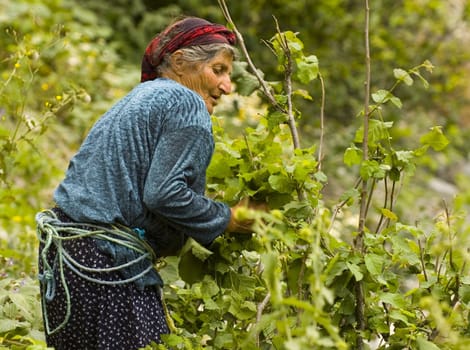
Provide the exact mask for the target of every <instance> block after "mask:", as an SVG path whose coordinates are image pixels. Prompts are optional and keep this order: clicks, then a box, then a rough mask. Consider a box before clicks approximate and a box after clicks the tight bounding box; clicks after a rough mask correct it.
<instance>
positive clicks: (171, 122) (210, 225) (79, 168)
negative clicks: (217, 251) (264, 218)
mask: <svg viewBox="0 0 470 350" xmlns="http://www.w3.org/2000/svg"><path fill="white" fill-rule="evenodd" d="M234 44H235V36H234V34H233V33H232V32H231V31H230V30H228V29H227V28H226V27H224V26H222V25H218V24H212V23H210V22H208V21H206V20H203V19H200V18H194V17H188V18H184V19H182V20H179V21H177V22H175V23H173V24H172V25H170V26H169V27H167V28H166V29H165V30H164V31H163V32H162V33H160V34H159V35H158V36H156V37H155V38H154V39H153V40H152V41H151V42H150V44H149V45H148V47H147V49H146V51H145V55H144V58H143V60H142V75H141V83H140V84H139V85H137V86H136V87H135V88H134V89H133V90H132V91H131V92H130V93H128V94H127V95H126V96H125V97H124V98H122V99H121V100H120V101H119V102H117V103H116V104H115V105H114V106H113V107H112V108H111V109H110V110H109V111H108V112H107V113H105V114H104V115H103V116H102V117H101V118H100V119H99V120H98V121H97V123H96V124H95V125H94V127H93V128H92V129H91V131H90V133H89V135H88V136H87V138H86V139H85V141H84V143H83V144H82V146H81V147H80V149H79V151H78V153H77V154H76V155H75V156H74V157H73V159H72V160H71V161H70V165H69V168H68V170H67V173H66V176H65V179H64V180H63V181H62V182H61V183H60V185H59V186H58V188H57V189H56V191H55V194H54V201H55V203H56V206H55V207H54V208H52V209H51V210H48V211H44V212H42V213H39V214H38V215H37V222H38V233H39V237H40V241H41V244H40V256H39V266H40V275H39V277H40V281H41V293H42V297H43V298H42V299H43V300H42V305H43V314H44V322H45V328H46V340H47V344H48V346H52V347H55V349H56V350H61V349H66V350H74V349H80V350H83V349H113V350H118V349H123V350H130V349H138V348H139V347H144V346H145V345H147V344H149V343H150V342H151V341H156V342H159V341H160V335H161V334H165V333H168V332H169V330H168V326H167V323H166V319H165V313H164V310H163V307H162V303H161V299H160V294H159V293H160V292H159V291H160V287H161V286H162V281H161V279H160V276H159V275H158V273H157V272H156V270H155V269H154V268H153V263H154V262H155V259H156V257H162V256H167V255H171V254H175V253H176V252H177V251H178V250H179V249H180V248H181V247H182V245H183V244H184V242H185V240H186V239H187V237H192V238H194V239H195V240H196V241H198V242H200V243H201V244H209V243H211V242H212V241H213V240H214V239H215V238H216V237H217V236H219V235H221V234H222V233H223V232H226V231H246V229H245V228H246V226H247V224H248V223H244V222H237V221H236V220H235V219H234V215H231V212H232V211H233V208H230V207H229V206H227V205H226V204H224V203H220V202H216V201H213V200H211V199H210V198H208V197H206V196H205V195H204V190H205V172H206V168H207V166H208V164H209V161H210V159H211V156H212V153H213V149H214V142H213V136H212V130H211V127H212V126H211V119H210V114H211V113H212V111H213V108H214V106H216V104H217V102H218V101H219V98H220V97H221V96H222V95H224V94H228V93H230V91H231V80H230V74H231V70H232V60H233V58H234V48H233V45H234Z"/></svg>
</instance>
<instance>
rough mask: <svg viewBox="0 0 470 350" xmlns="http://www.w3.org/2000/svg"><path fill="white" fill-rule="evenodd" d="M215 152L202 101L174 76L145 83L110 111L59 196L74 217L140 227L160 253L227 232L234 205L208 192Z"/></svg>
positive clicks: (86, 144)
mask: <svg viewBox="0 0 470 350" xmlns="http://www.w3.org/2000/svg"><path fill="white" fill-rule="evenodd" d="M213 150H214V141H213V135H212V125H211V119H210V115H209V113H208V112H207V109H206V106H205V104H204V101H203V100H202V98H201V97H200V96H199V95H198V94H196V93H195V92H193V91H192V90H190V89H188V88H186V87H184V86H182V85H180V84H178V83H177V82H175V81H173V80H170V79H156V80H153V81H148V82H145V83H141V84H139V85H138V86H136V87H135V88H134V89H133V90H132V91H131V92H130V93H129V94H127V95H126V96H125V97H124V98H123V99H121V100H120V101H119V102H118V103H117V104H115V105H114V106H113V107H112V108H111V109H110V110H109V111H108V112H107V113H105V114H104V115H103V116H102V117H101V118H100V119H99V120H98V121H97V123H96V124H95V125H94V127H93V128H92V129H91V131H90V133H89V135H88V136H87V138H86V139H85V141H84V143H83V144H82V146H81V147H80V149H79V151H78V153H77V154H76V155H75V156H74V157H73V158H72V160H71V161H70V165H69V168H68V170H67V173H66V176H65V179H64V180H63V182H62V183H61V184H60V185H59V186H58V188H57V189H56V191H55V193H54V200H55V202H56V203H57V205H58V206H59V207H60V208H61V209H62V210H63V211H64V212H65V213H66V214H67V215H68V216H70V217H71V218H72V219H73V220H75V221H77V222H91V223H105V224H106V223H121V224H124V225H126V226H128V227H131V228H142V229H144V230H145V232H146V237H147V239H149V241H150V242H151V243H152V245H153V246H154V248H155V250H156V253H157V255H161V256H163V255H167V254H172V253H174V252H175V251H176V250H177V249H179V248H180V247H181V246H182V244H183V243H184V241H185V239H186V238H187V237H193V238H194V239H195V240H196V241H198V242H199V243H201V244H208V243H210V242H212V241H213V240H214V239H215V238H216V237H217V236H218V235H220V234H222V233H223V231H224V230H225V228H226V227H227V225H228V222H229V220H230V209H229V207H228V206H227V205H226V204H224V203H220V202H216V201H213V200H211V199H209V198H207V197H206V196H204V190H205V172H206V168H207V166H208V165H209V162H210V159H211V157H212V153H213Z"/></svg>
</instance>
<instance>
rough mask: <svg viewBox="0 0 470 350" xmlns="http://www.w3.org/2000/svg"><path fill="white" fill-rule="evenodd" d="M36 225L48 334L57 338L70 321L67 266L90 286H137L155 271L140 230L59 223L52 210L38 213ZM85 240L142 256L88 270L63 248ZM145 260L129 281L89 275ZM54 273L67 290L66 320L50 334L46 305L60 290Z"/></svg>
mask: <svg viewBox="0 0 470 350" xmlns="http://www.w3.org/2000/svg"><path fill="white" fill-rule="evenodd" d="M36 222H37V235H38V239H39V241H40V242H41V243H42V244H43V248H42V250H41V252H40V256H39V259H40V261H41V262H42V266H43V273H42V274H39V276H38V277H39V280H40V282H41V284H43V287H44V288H45V292H44V293H43V303H42V305H43V306H42V309H43V314H44V320H45V322H44V323H45V328H46V332H47V334H54V333H56V332H58V331H59V330H61V329H62V328H64V327H65V325H66V324H67V322H68V320H69V319H70V315H71V299H70V291H69V288H68V285H67V281H66V278H65V273H64V266H67V268H69V269H70V270H71V271H73V272H74V273H75V274H77V275H78V276H80V277H81V278H83V279H85V280H87V281H89V282H94V283H98V284H104V285H121V284H125V283H131V282H134V281H136V280H138V279H139V278H142V277H143V276H145V275H146V274H147V273H148V272H149V271H151V270H152V269H153V263H154V262H155V261H156V256H155V253H154V251H153V249H152V248H151V247H150V245H149V244H148V243H147V242H145V241H144V240H143V239H141V237H142V236H143V232H142V231H143V230H141V229H139V230H140V231H135V230H132V229H130V228H128V227H126V226H122V225H110V226H109V227H106V226H101V225H95V224H88V223H86V224H84V223H75V222H62V221H60V220H59V219H58V217H57V215H56V213H54V212H53V211H52V210H45V211H42V212H40V213H38V214H37V215H36ZM85 227H86V228H85ZM85 237H94V238H98V239H102V240H106V241H109V242H111V243H114V244H118V245H121V246H124V247H127V248H129V249H131V250H133V251H135V252H136V253H139V256H138V257H137V258H135V259H132V260H130V261H128V262H126V263H123V264H120V265H117V266H113V267H109V268H94V267H89V266H85V265H83V264H81V263H80V262H78V261H77V260H76V259H74V258H73V257H72V256H71V255H70V254H69V253H68V252H67V251H66V249H65V247H64V246H63V243H64V242H65V241H68V240H73V239H78V238H85ZM52 247H54V248H55V249H56V256H55V259H54V261H53V263H52V266H51V264H50V263H49V261H48V259H47V257H48V253H49V251H50V249H51V248H52ZM146 259H147V260H148V261H149V265H148V267H147V268H145V269H144V270H142V271H141V272H139V273H137V274H135V275H134V276H132V277H130V278H125V279H121V280H115V281H108V280H103V279H99V278H94V277H91V276H90V275H89V274H95V273H108V272H114V271H120V270H123V269H125V268H129V267H131V266H133V265H136V264H139V263H141V262H142V261H143V260H146ZM55 271H58V273H59V283H60V285H61V286H62V288H63V289H64V293H65V298H66V303H67V304H66V305H67V306H66V314H65V317H64V320H63V321H62V322H61V323H60V324H59V325H58V326H57V327H56V328H54V329H52V330H51V328H50V325H49V320H48V317H47V309H46V301H51V300H53V299H54V297H55V292H56V288H57V285H56V280H55V277H54V272H55Z"/></svg>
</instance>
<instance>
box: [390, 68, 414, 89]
mask: <svg viewBox="0 0 470 350" xmlns="http://www.w3.org/2000/svg"><path fill="white" fill-rule="evenodd" d="M393 75H394V77H395V79H397V80H400V81H403V82H404V83H405V84H406V85H408V86H411V85H413V78H412V77H411V76H410V75H409V74H408V72H407V71H405V70H403V69H401V68H396V69H394V70H393Z"/></svg>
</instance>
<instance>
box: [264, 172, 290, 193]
mask: <svg viewBox="0 0 470 350" xmlns="http://www.w3.org/2000/svg"><path fill="white" fill-rule="evenodd" d="M268 183H269V185H270V186H271V187H272V188H273V190H275V191H277V192H280V193H291V192H292V191H293V190H294V189H295V186H294V183H293V182H292V181H291V180H290V179H289V178H288V177H287V176H285V175H280V174H279V175H270V176H269V178H268Z"/></svg>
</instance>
